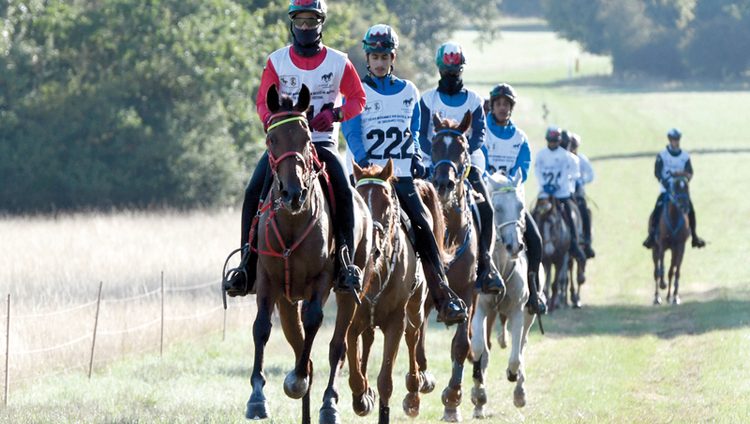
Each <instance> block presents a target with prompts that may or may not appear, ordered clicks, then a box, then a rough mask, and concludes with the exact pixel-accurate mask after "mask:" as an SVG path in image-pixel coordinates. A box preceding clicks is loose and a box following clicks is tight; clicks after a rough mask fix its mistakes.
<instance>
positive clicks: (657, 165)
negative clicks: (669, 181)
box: [654, 155, 664, 182]
mask: <svg viewBox="0 0 750 424" xmlns="http://www.w3.org/2000/svg"><path fill="white" fill-rule="evenodd" d="M662 168H664V162H663V161H662V160H661V156H659V155H656V163H655V164H654V175H655V176H656V179H657V180H659V182H661V170H662Z"/></svg>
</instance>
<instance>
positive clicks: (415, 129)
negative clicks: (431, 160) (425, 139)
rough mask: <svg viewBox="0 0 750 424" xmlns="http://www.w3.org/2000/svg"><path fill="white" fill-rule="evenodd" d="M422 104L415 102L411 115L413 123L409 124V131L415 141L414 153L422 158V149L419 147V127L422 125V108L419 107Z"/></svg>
mask: <svg viewBox="0 0 750 424" xmlns="http://www.w3.org/2000/svg"><path fill="white" fill-rule="evenodd" d="M419 103H420V102H414V110H413V111H412V113H411V123H410V124H409V131H411V136H412V138H413V139H414V153H416V154H418V155H420V156H421V151H420V149H421V147H420V145H419V137H420V132H419V127H420V125H421V124H422V123H421V122H420V118H421V116H422V114H421V113H420V112H421V108H420V107H419Z"/></svg>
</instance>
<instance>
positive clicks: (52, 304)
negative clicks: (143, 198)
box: [0, 210, 250, 385]
mask: <svg viewBox="0 0 750 424" xmlns="http://www.w3.org/2000/svg"><path fill="white" fill-rule="evenodd" d="M238 224H239V212H238V211H232V210H222V211H193V212H186V213H179V212H174V211H163V212H116V213H115V212H113V213H80V214H69V215H60V216H56V217H50V216H33V217H4V218H0V234H3V243H2V244H0V257H2V258H3V264H2V266H0V290H1V291H0V293H8V294H10V295H11V331H10V348H11V349H10V351H11V355H10V362H11V381H12V382H13V383H14V385H18V384H19V383H22V382H24V381H30V380H34V379H36V378H38V377H40V376H42V375H48V374H49V373H50V372H61V371H66V370H70V369H78V368H80V369H81V370H87V369H88V364H89V358H90V352H91V342H92V333H93V328H94V320H95V315H96V299H97V293H98V287H99V282H100V281H101V282H103V289H102V303H101V306H100V314H99V322H98V330H97V334H98V335H97V341H96V350H95V355H94V358H95V364H98V365H101V364H103V363H108V362H110V361H111V360H114V359H117V358H120V357H122V356H124V355H127V354H130V353H134V352H143V351H159V349H160V343H161V341H160V340H161V333H162V330H161V305H162V300H161V280H162V277H161V275H162V272H163V274H164V286H165V299H164V317H165V320H164V343H165V345H169V343H171V342H174V341H176V340H184V339H186V338H191V337H195V336H197V335H201V334H205V333H207V332H220V331H222V330H223V327H224V314H223V311H222V310H221V297H220V291H219V277H220V271H221V269H220V267H221V265H222V264H223V261H224V258H225V256H226V254H227V253H228V252H229V251H231V250H232V249H233V248H234V247H236V246H235V245H236V243H237V233H238V227H239V225H238ZM232 303H233V304H234V307H233V308H230V309H229V312H228V314H227V317H226V319H227V326H228V327H229V328H235V327H236V326H237V325H238V324H239V323H240V316H239V311H240V310H241V308H237V307H236V306H237V304H241V303H242V302H240V301H233V302H232ZM243 306H244V307H245V309H246V308H247V307H249V306H250V305H248V304H247V301H245V304H244V305H243ZM3 309H5V308H4V307H3ZM0 343H1V344H2V349H3V350H4V348H5V339H4V338H3V340H2V342H0Z"/></svg>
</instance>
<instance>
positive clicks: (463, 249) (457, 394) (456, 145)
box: [418, 111, 479, 422]
mask: <svg viewBox="0 0 750 424" xmlns="http://www.w3.org/2000/svg"><path fill="white" fill-rule="evenodd" d="M433 123H434V124H435V137H434V138H433V139H432V163H433V167H434V171H433V174H432V184H433V185H434V186H435V188H436V189H437V192H438V196H439V198H440V202H441V204H442V207H443V208H442V209H443V217H444V219H445V225H446V232H445V235H444V237H445V243H444V244H445V249H446V251H448V252H451V253H452V254H453V259H452V260H450V261H449V262H448V263H446V264H445V265H446V269H447V270H446V275H447V277H448V283H449V286H450V288H451V289H453V291H454V292H456V294H457V295H458V297H460V298H461V300H463V301H464V303H465V304H466V305H467V307H468V311H467V313H468V316H469V319H468V320H466V322H463V323H461V324H458V325H457V326H456V332H455V334H454V336H453V341H452V343H451V361H452V363H453V369H452V373H451V378H450V381H449V382H448V386H447V387H446V388H445V389H444V390H443V394H442V397H441V399H442V401H443V406H444V410H443V420H445V421H451V422H457V421H460V420H461V413H460V411H459V409H458V406H459V405H460V404H461V396H462V390H461V383H462V381H463V369H464V362H465V361H466V358H467V357H468V356H469V353H470V349H469V348H470V346H469V324H470V321H471V313H472V304H473V300H474V283H475V281H476V278H477V252H478V240H479V237H478V235H479V233H478V229H477V228H476V225H475V224H474V220H473V219H472V216H471V212H470V210H469V206H468V202H467V197H468V196H471V195H472V194H471V190H470V188H469V187H468V185H467V182H466V176H467V175H468V172H469V167H470V166H471V163H470V158H469V142H468V140H467V139H466V133H467V132H469V130H470V128H471V112H468V111H467V113H466V114H465V115H464V118H463V120H462V121H461V123H458V122H456V121H454V120H452V119H441V118H440V116H439V115H437V114H436V115H434V116H433ZM432 307H433V303H432V300H431V299H430V298H428V299H427V301H426V302H425V314H426V315H427V316H429V313H430V311H431V309H432ZM423 327H426V324H425V325H423ZM424 338H425V330H424V329H423V330H422V331H421V332H420V343H419V350H418V364H419V368H420V370H422V371H423V372H424V374H423V375H424V377H425V380H424V382H423V384H422V387H421V389H420V391H421V392H422V393H428V392H430V391H432V389H434V387H435V380H434V377H433V376H432V375H431V374H430V373H428V372H427V371H426V370H427V359H426V357H425V354H424V341H425V340H424Z"/></svg>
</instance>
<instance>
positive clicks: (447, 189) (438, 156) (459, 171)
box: [432, 110, 471, 203]
mask: <svg viewBox="0 0 750 424" xmlns="http://www.w3.org/2000/svg"><path fill="white" fill-rule="evenodd" d="M432 122H433V124H434V125H435V136H434V137H433V138H432V163H433V168H434V170H433V172H432V184H433V185H434V186H435V188H436V189H437V191H438V194H439V195H440V197H441V199H442V200H443V202H444V203H445V202H446V201H447V200H448V199H449V198H450V197H451V196H454V194H461V193H463V182H464V179H466V176H467V174H468V172H469V167H470V166H471V162H470V155H469V141H468V140H467V138H466V133H468V132H469V130H470V129H471V112H470V111H468V110H467V111H466V114H464V118H463V119H462V120H461V122H460V123H459V122H456V121H454V120H452V119H443V118H441V117H440V115H439V114H437V113H436V114H434V115H433V116H432ZM458 198H460V196H459V197H458Z"/></svg>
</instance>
